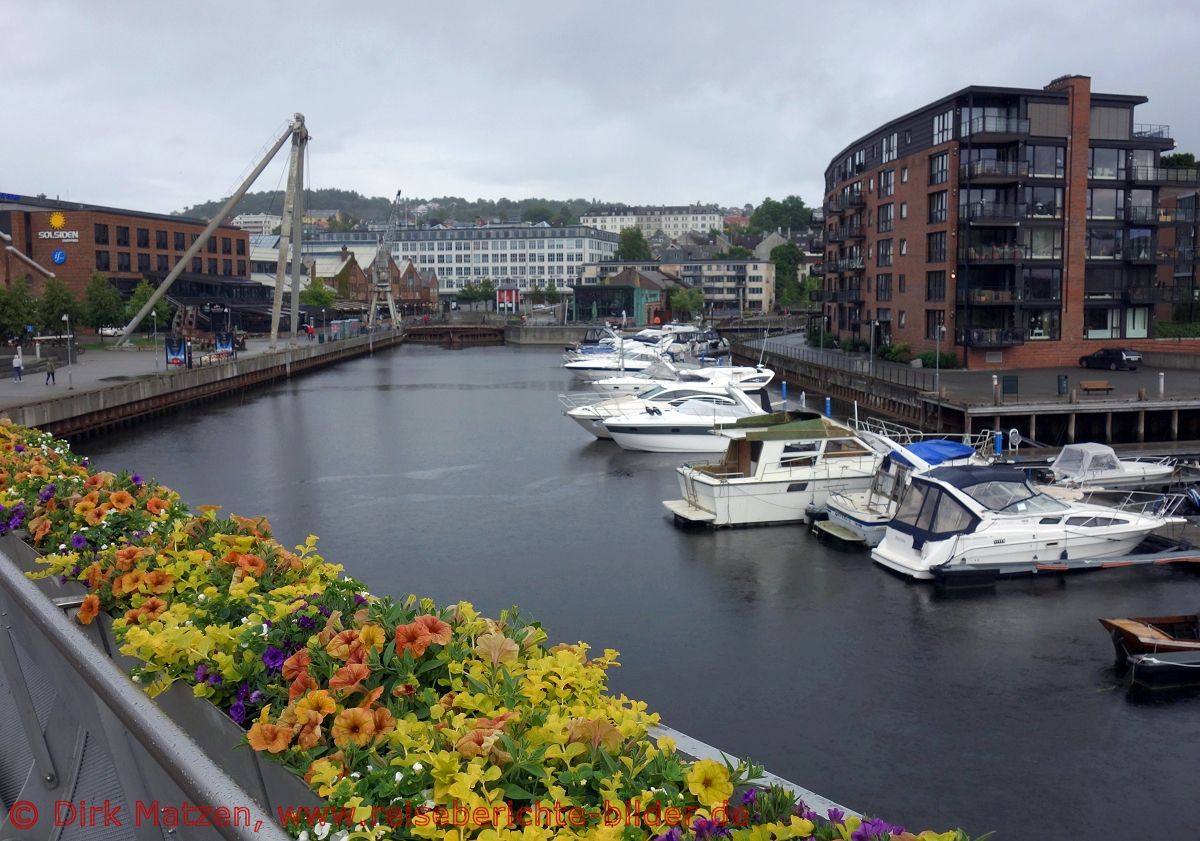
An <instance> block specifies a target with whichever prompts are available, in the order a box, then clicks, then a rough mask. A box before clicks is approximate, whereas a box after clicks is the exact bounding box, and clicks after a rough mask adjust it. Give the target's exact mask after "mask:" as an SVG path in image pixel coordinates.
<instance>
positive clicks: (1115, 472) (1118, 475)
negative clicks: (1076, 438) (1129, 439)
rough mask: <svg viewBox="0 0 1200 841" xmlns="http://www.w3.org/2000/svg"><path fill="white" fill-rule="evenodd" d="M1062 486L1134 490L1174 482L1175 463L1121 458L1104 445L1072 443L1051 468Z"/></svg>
mask: <svg viewBox="0 0 1200 841" xmlns="http://www.w3.org/2000/svg"><path fill="white" fill-rule="evenodd" d="M1050 470H1051V472H1052V473H1053V474H1054V481H1055V482H1056V483H1058V484H1061V485H1068V486H1070V487H1075V488H1085V489H1094V490H1100V489H1104V490H1131V489H1134V488H1147V487H1155V488H1156V487H1162V486H1165V485H1169V484H1170V483H1171V477H1172V475H1173V474H1174V473H1175V462H1174V461H1172V460H1171V459H1168V458H1161V459H1149V458H1118V457H1117V454H1116V453H1115V452H1113V448H1112V447H1107V446H1105V445H1104V444H1096V443H1091V442H1088V443H1083V444H1068V445H1067V446H1065V447H1063V448H1062V452H1060V453H1059V454H1058V457H1057V458H1055V459H1054V461H1053V462H1052V463H1051V465H1050Z"/></svg>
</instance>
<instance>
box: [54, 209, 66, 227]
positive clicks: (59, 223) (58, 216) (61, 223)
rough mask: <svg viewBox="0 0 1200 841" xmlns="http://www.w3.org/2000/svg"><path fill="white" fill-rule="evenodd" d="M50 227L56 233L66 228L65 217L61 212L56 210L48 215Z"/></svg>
mask: <svg viewBox="0 0 1200 841" xmlns="http://www.w3.org/2000/svg"><path fill="white" fill-rule="evenodd" d="M50 227H51V228H53V229H54V230H56V231H61V230H62V229H63V228H65V227H67V216H66V214H65V213H63V212H62V211H59V210H56V211H54V212H53V213H51V214H50Z"/></svg>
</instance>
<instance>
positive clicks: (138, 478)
mask: <svg viewBox="0 0 1200 841" xmlns="http://www.w3.org/2000/svg"><path fill="white" fill-rule="evenodd" d="M129 481H131V482H133V483H134V484H135V485H140V484H142V477H141V476H139V475H138V474H136V473H134V474H133V475H132V476H130V477H129ZM238 724H241V722H240V721H239V722H238Z"/></svg>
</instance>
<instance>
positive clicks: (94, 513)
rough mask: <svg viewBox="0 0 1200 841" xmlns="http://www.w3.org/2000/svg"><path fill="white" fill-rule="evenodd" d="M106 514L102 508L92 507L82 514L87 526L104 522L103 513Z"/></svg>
mask: <svg viewBox="0 0 1200 841" xmlns="http://www.w3.org/2000/svg"><path fill="white" fill-rule="evenodd" d="M106 514H108V512H107V511H106V510H104V509H103V508H93V509H92V510H90V511H88V512H87V513H86V514H84V515H83V519H84V521H85V522H87V524H88V525H89V526H98V525H100V524H101V523H103V522H104V517H105V515H106Z"/></svg>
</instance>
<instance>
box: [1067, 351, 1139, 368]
mask: <svg viewBox="0 0 1200 841" xmlns="http://www.w3.org/2000/svg"><path fill="white" fill-rule="evenodd" d="M1141 364H1142V355H1141V354H1140V353H1138V352H1137V351H1136V350H1129V348H1119V347H1106V348H1101V349H1100V350H1098V351H1096V352H1095V353H1093V354H1092V355H1090V356H1081V357H1079V367H1080V368H1107V369H1108V370H1110V371H1116V370H1117V369H1118V368H1122V369H1124V368H1128V369H1129V370H1130V371H1136V370H1137V369H1138V366H1139V365H1141Z"/></svg>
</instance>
